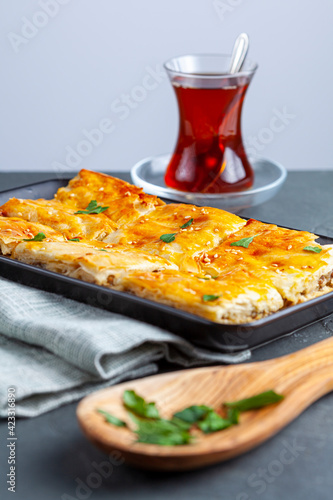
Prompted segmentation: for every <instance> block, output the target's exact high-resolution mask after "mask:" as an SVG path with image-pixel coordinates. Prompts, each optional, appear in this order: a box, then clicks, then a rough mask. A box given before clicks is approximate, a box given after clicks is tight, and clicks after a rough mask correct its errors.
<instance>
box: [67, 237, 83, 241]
mask: <svg viewBox="0 0 333 500" xmlns="http://www.w3.org/2000/svg"><path fill="white" fill-rule="evenodd" d="M68 241H80V238H70V239H69V240H68Z"/></svg>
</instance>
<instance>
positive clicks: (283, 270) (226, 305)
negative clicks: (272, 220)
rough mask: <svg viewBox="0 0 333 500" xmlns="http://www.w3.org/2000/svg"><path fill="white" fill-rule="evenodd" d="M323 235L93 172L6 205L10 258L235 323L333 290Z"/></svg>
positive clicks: (1, 232)
mask: <svg viewBox="0 0 333 500" xmlns="http://www.w3.org/2000/svg"><path fill="white" fill-rule="evenodd" d="M316 238H317V237H316V235H314V234H312V233H308V232H306V231H294V230H290V229H286V228H281V227H278V226H276V225H274V224H266V223H263V222H259V221H256V220H253V219H250V220H249V221H246V220H244V219H241V218H240V217H237V216H236V215H233V214H230V213H228V212H225V211H223V210H218V209H215V208H207V207H196V206H194V205H184V204H170V205H165V203H163V202H162V201H161V200H159V199H158V198H156V197H155V196H150V195H147V194H145V193H144V192H143V191H142V189H140V188H138V187H135V186H132V185H131V184H128V183H126V182H124V181H121V180H119V179H115V178H113V177H110V176H107V175H104V174H99V173H96V172H90V171H87V170H82V171H81V172H80V173H79V174H78V175H77V176H76V177H75V178H74V179H72V180H71V181H70V182H69V184H68V186H67V187H63V188H60V189H59V190H58V192H57V193H56V195H55V198H54V199H53V200H18V199H11V200H9V201H8V202H7V203H5V204H4V205H3V206H2V207H0V249H1V252H2V254H4V255H10V256H11V258H13V259H17V260H20V261H21V262H25V263H27V264H31V265H36V266H40V267H43V268H45V269H48V270H50V271H54V272H58V273H62V274H65V275H67V276H71V277H73V278H77V279H81V280H85V281H88V282H90V283H95V284H98V285H102V286H105V287H110V288H115V289H117V290H121V291H124V292H128V293H133V294H136V295H138V296H140V297H143V298H146V299H149V300H153V301H157V302H161V303H163V304H167V305H169V306H173V307H175V308H178V309H182V310H185V311H188V312H190V313H193V314H197V315H200V316H203V317H205V318H207V319H209V320H212V321H215V322H219V323H229V324H241V323H247V322H249V321H250V322H252V321H254V320H257V319H260V318H262V317H264V316H267V315H269V314H272V313H274V312H275V311H278V310H280V309H281V308H284V307H287V306H289V305H292V304H297V303H299V302H302V301H304V300H308V299H310V298H312V297H314V296H316V295H318V294H323V293H326V292H328V291H332V289H333V279H332V276H333V246H331V245H325V246H321V245H319V244H318V243H316ZM69 240H71V241H69Z"/></svg>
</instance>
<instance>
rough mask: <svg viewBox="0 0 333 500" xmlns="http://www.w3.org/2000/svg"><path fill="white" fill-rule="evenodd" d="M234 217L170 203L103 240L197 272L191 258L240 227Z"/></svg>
mask: <svg viewBox="0 0 333 500" xmlns="http://www.w3.org/2000/svg"><path fill="white" fill-rule="evenodd" d="M244 224H245V221H244V220H243V219H240V218H239V217H237V216H236V215H233V214H230V213H228V212H224V211H223V210H218V209H216V208H200V207H195V206H193V205H182V204H179V205H178V204H170V205H164V206H162V207H157V208H156V210H154V211H153V212H150V213H149V214H148V215H146V216H144V217H141V218H140V219H138V220H137V221H135V222H133V223H131V224H127V225H126V226H122V227H121V228H120V229H119V230H118V231H116V232H114V233H113V234H110V235H109V236H108V237H107V238H106V239H105V240H104V241H107V242H112V243H120V244H122V245H129V246H131V247H132V248H136V249H140V250H144V251H146V252H150V253H152V254H158V255H161V256H163V257H164V258H166V259H168V260H170V262H173V263H175V264H176V265H178V266H179V267H180V269H181V270H182V271H188V272H198V270H199V267H198V264H197V262H196V261H195V256H196V255H198V254H200V253H202V251H203V250H208V249H210V248H213V247H215V246H216V245H218V244H219V243H220V242H221V241H223V240H225V239H226V238H227V237H228V236H229V235H230V234H231V233H233V232H235V231H237V230H238V229H240V228H241V227H242V226H244Z"/></svg>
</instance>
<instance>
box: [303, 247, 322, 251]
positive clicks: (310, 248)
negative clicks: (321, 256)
mask: <svg viewBox="0 0 333 500" xmlns="http://www.w3.org/2000/svg"><path fill="white" fill-rule="evenodd" d="M303 250H307V251H308V252H314V253H320V252H321V251H322V248H320V247H310V246H309V247H304V248H303Z"/></svg>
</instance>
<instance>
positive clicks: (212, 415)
mask: <svg viewBox="0 0 333 500" xmlns="http://www.w3.org/2000/svg"><path fill="white" fill-rule="evenodd" d="M232 425H234V424H233V422H232V421H231V420H229V419H228V418H223V417H221V416H220V415H219V414H218V413H216V411H214V410H213V409H211V410H210V411H209V412H208V413H207V415H206V417H205V418H204V419H203V420H201V421H200V422H198V427H199V429H201V430H202V432H204V433H205V434H209V433H211V432H217V431H222V430H223V429H227V428H228V427H231V426H232Z"/></svg>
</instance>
